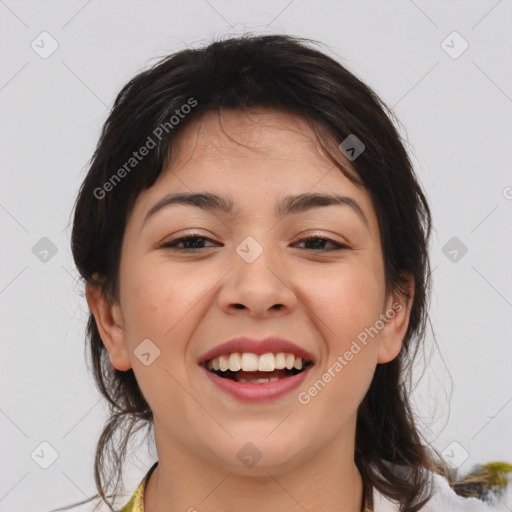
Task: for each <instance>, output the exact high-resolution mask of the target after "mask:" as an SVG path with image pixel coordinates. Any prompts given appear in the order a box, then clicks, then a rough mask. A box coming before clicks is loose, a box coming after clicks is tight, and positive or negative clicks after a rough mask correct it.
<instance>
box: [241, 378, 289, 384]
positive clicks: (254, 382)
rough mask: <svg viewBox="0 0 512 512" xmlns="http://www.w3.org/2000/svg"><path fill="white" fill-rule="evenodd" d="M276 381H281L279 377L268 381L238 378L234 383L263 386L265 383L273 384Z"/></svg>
mask: <svg viewBox="0 0 512 512" xmlns="http://www.w3.org/2000/svg"><path fill="white" fill-rule="evenodd" d="M276 380H281V379H279V377H270V378H269V379H256V380H251V379H244V378H243V377H240V378H239V379H238V380H237V381H236V382H243V383H245V384H263V383H265V382H275V381H276Z"/></svg>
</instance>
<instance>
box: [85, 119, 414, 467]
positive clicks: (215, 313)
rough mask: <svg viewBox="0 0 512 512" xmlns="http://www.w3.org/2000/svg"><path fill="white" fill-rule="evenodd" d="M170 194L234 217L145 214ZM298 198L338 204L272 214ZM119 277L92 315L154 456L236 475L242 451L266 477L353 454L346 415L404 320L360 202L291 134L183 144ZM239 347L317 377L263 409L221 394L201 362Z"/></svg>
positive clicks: (151, 193)
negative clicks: (115, 289) (288, 359)
mask: <svg viewBox="0 0 512 512" xmlns="http://www.w3.org/2000/svg"><path fill="white" fill-rule="evenodd" d="M342 158H343V157H342V156H341V155H340V161H341V159H342ZM344 165H345V167H346V168H348V169H350V167H349V162H347V161H345V162H344ZM176 193H186V194H192V193H209V194H215V195H217V196H221V197H222V198H225V199H226V200H227V201H230V202H231V203H232V209H231V211H224V210H221V209H208V208H200V207H198V206H194V205H190V204H177V203H173V204H167V205H166V206H162V204H160V207H159V208H153V207H155V205H157V204H158V203H159V202H160V201H161V200H162V199H163V198H165V197H166V196H168V195H169V194H176ZM303 194H319V195H328V196H342V197H344V198H348V199H344V200H343V201H342V202H340V203H337V204H330V205H328V206H325V205H324V206H320V205H318V202H316V203H315V202H312V203H310V204H309V205H307V204H306V205H305V206H304V205H303V206H304V207H303V208H291V209H290V208H289V209H288V211H287V212H286V213H283V211H281V212H280V213H278V207H279V206H283V205H288V206H290V204H292V203H291V202H290V201H289V199H288V200H286V198H289V197H290V196H300V195H303ZM286 201H287V202H286ZM151 210H153V211H152V212H151V213H150V214H149V215H148V212H150V211H151ZM190 236H193V237H195V238H192V239H190V240H188V241H183V240H180V239H183V238H184V237H190ZM119 277H120V298H119V302H118V303H116V304H114V305H111V306H108V307H106V306H105V303H104V302H102V299H101V297H99V296H98V295H95V294H94V292H93V291H92V290H89V292H88V300H89V305H90V306H91V310H92V311H93V313H95V317H96V319H97V323H98V327H99V329H100V334H101V336H102V339H103V341H104V343H105V345H106V347H107V349H108V351H109V354H110V359H111V362H112V364H113V365H114V366H115V367H116V368H118V369H120V370H127V369H129V368H133V370H134V372H135V375H136V378H137V381H138V383H139V386H140V388H141V391H142V393H143V394H144V396H145V398H146V400H147V401H148V403H149V405H150V407H151V409H152V411H153V415H154V421H155V434H156V438H157V445H159V446H158V448H159V449H162V450H163V449H164V447H169V449H170V450H171V447H177V446H180V447H181V449H182V450H183V451H184V452H187V454H188V456H189V457H191V458H197V459H198V460H201V461H202V462H203V463H208V462H210V463H212V464H216V465H220V466H222V467H224V468H227V469H229V470H231V471H237V472H239V473H242V472H244V471H247V468H246V466H245V465H244V462H243V460H242V458H241V457H239V456H237V454H239V451H240V450H241V449H242V448H243V447H244V446H245V448H244V449H245V450H249V451H250V450H255V449H254V448H248V447H247V444H246V443H248V442H250V443H252V444H253V445H254V446H255V447H256V450H257V452H259V453H260V454H261V455H262V458H261V460H260V461H259V462H258V466H256V468H260V471H264V470H265V468H267V469H268V468H270V467H272V468H273V469H274V472H275V473H277V472H279V471H280V470H283V471H284V470H286V469H287V468H291V467H295V466H300V465H301V464H303V463H305V461H312V460H314V459H315V457H316V456H317V455H318V454H320V453H325V452H327V451H329V450H333V451H334V452H336V450H339V451H340V452H343V453H350V452H351V453H352V454H353V450H354V436H355V422H356V413H357V407H358V405H359V404H360V403H361V401H362V400H363V398H364V395H365V393H366V391H367V390H368V387H369V385H370V383H371V380H372V377H373V374H374V371H375V368H376V364H377V363H385V362H388V361H390V360H392V359H393V358H395V357H396V355H397V354H398V352H399V351H400V348H401V340H402V339H403V336H404V334H405V330H406V327H407V317H408V311H409V308H408V306H407V304H406V303H404V302H403V301H402V298H401V297H400V296H399V295H393V294H391V295H386V283H385V279H384V267H383V258H382V251H381V245H380V238H379V229H378V223H377V218H376V214H375V211H374V209H373V206H372V203H371V200H370V197H369V195H368V193H367V191H366V190H365V189H364V188H359V187H357V186H356V185H355V184H353V183H352V182H351V181H350V180H349V179H347V178H346V177H345V176H344V175H343V173H342V172H341V171H340V169H339V168H338V167H336V166H334V165H333V164H332V162H331V161H330V160H329V159H328V158H327V157H326V156H325V154H324V153H323V152H322V150H321V148H320V146H319V144H318V142H317V140H316V138H315V136H314V134H313V132H312V130H311V129H310V128H309V127H308V125H307V124H306V123H305V122H304V121H303V120H302V119H300V118H298V117H295V116H292V115H289V114H283V113H276V112H268V111H260V112H256V111H254V112H252V113H247V112H246V113H241V112H238V111H228V112H223V113H222V116H221V117H219V114H218V113H210V114H207V115H206V116H204V117H203V118H202V120H201V121H198V122H195V123H194V124H191V125H190V126H188V127H187V128H186V129H185V130H184V131H183V132H181V133H180V136H179V139H178V140H177V143H176V145H175V148H174V153H173V158H172V161H171V163H170V165H169V168H168V169H166V171H165V172H164V173H162V175H161V176H160V177H159V179H158V181H157V182H156V183H155V184H154V185H153V186H152V187H151V188H150V189H148V190H146V191H143V192H142V193H141V194H140V195H139V196H138V198H137V201H136V203H135V206H134V208H133V210H132V212H131V214H130V216H129V218H128V221H127V225H126V230H125V235H124V240H123V246H122V255H121V262H120V275H119ZM102 304H103V306H105V309H103V310H102V309H101V308H102V307H103V306H102ZM101 311H108V312H110V314H111V320H110V321H109V320H108V318H109V317H108V313H104V314H102V313H101ZM365 334H366V336H365ZM241 336H247V337H250V338H254V339H255V340H263V339H264V338H267V337H269V336H276V337H280V338H284V339H286V340H289V341H291V342H292V343H294V344H295V345H296V346H298V347H300V348H301V349H303V350H305V351H307V352H308V353H309V354H310V355H311V356H312V361H313V365H312V366H311V367H309V368H308V370H307V371H305V372H303V373H304V375H303V376H302V377H301V379H302V380H301V381H300V383H299V385H297V386H296V387H294V388H293V389H290V390H288V391H287V392H284V393H282V394H281V395H279V396H276V397H274V398H271V399H265V400H256V401H255V400H252V401H251V400H246V399H244V398H241V397H239V396H236V395H233V394H231V393H229V392H226V391H225V390H223V389H222V388H221V387H219V386H218V385H217V384H215V383H213V382H212V380H211V378H210V377H209V376H208V374H207V370H206V369H205V368H203V367H202V366H201V365H200V364H199V363H198V362H199V361H200V360H201V358H202V356H203V355H204V354H206V353H207V352H208V351H210V350H211V349H213V348H214V347H216V346H218V345H220V344H222V343H224V342H226V341H228V340H231V339H233V338H237V337H241ZM143 340H146V341H143ZM148 340H150V341H148ZM141 343H143V344H142V345H141ZM141 352H143V353H146V355H145V356H142V357H141V354H140V353H141ZM301 375H302V373H301ZM315 383H316V384H315ZM248 385H251V386H264V385H266V384H246V386H248ZM315 385H316V387H315ZM315 390H316V392H315ZM327 447H329V449H328V450H327ZM255 453H256V452H255ZM252 471H253V474H254V469H253V470H252Z"/></svg>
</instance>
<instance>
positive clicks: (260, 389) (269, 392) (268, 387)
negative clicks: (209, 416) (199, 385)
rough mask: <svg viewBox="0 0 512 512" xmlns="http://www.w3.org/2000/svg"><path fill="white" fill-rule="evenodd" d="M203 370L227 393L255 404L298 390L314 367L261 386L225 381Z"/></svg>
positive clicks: (260, 384) (203, 368)
mask: <svg viewBox="0 0 512 512" xmlns="http://www.w3.org/2000/svg"><path fill="white" fill-rule="evenodd" d="M201 368H202V370H203V371H204V372H206V376H207V377H208V379H210V381H211V382H212V383H213V384H215V385H216V386H217V387H219V388H220V389H221V390H222V391H224V392H225V393H228V394H230V395H231V396H234V397H235V398H237V399H239V400H243V401H244V402H250V403H255V402H269V401H271V400H275V399H277V398H280V397H282V396H284V395H286V394H287V393H289V392H290V391H292V390H293V389H295V388H297V387H298V386H300V385H301V384H302V383H303V382H304V380H305V378H306V376H307V373H308V372H309V370H310V369H311V368H312V366H310V367H309V368H306V369H305V370H304V371H302V372H300V373H298V374H297V375H293V376H292V377H286V378H285V379H281V380H276V381H274V382H261V383H259V384H249V383H247V382H236V381H234V380H231V379H223V378H222V377H219V376H218V375H217V374H215V373H213V372H210V371H208V370H207V369H206V368H205V367H204V366H201Z"/></svg>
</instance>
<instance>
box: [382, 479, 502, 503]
mask: <svg viewBox="0 0 512 512" xmlns="http://www.w3.org/2000/svg"><path fill="white" fill-rule="evenodd" d="M430 476H431V477H432V485H433V492H432V498H430V500H429V501H428V502H427V503H426V504H425V505H424V506H423V508H421V512H496V511H497V509H496V508H494V507H491V506H490V505H488V504H486V503H484V502H483V501H481V500H479V499H477V498H464V497H462V496H459V495H458V494H457V493H456V492H455V491H454V490H453V489H452V488H451V487H450V485H449V484H448V481H447V480H446V478H444V477H443V476H442V475H438V474H437V473H432V472H431V473H430ZM373 503H374V509H373V510H374V512H397V511H398V505H397V504H396V503H395V502H392V501H390V500H389V499H387V498H386V497H385V496H383V495H382V494H381V493H380V492H379V491H377V489H374V490H373Z"/></svg>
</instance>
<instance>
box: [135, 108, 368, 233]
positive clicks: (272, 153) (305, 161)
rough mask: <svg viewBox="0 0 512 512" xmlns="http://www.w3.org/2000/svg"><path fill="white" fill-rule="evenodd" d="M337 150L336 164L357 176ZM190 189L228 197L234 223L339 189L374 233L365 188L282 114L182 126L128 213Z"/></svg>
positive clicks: (229, 113)
mask: <svg viewBox="0 0 512 512" xmlns="http://www.w3.org/2000/svg"><path fill="white" fill-rule="evenodd" d="M333 144H335V142H334V141H333ZM334 147H336V146H334ZM336 149H337V148H336ZM339 153H340V154H339V162H340V164H341V165H342V166H343V167H344V168H345V169H347V170H348V172H351V173H352V174H354V175H356V176H357V173H355V171H354V170H353V169H352V168H351V166H350V163H349V162H348V161H347V160H346V159H345V157H344V156H343V155H342V154H341V152H339ZM191 192H201V193H203V192H207V193H212V194H215V195H217V196H223V197H228V198H230V199H231V200H232V202H233V204H234V212H235V213H234V215H235V216H236V217H238V218H239V219H240V220H242V218H243V219H247V218H248V217H252V216H253V215H255V216H257V217H262V216H263V215H267V213H268V215H274V212H276V211H278V207H277V205H278V203H279V202H280V201H281V200H282V199H283V198H284V197H285V196H290V195H300V194H306V193H318V194H330V195H332V194H339V195H343V196H348V197H350V198H352V199H354V201H355V202H357V203H358V204H359V205H360V206H361V209H362V210H363V212H364V216H366V217H367V218H368V220H369V224H370V226H369V227H370V230H371V231H372V232H373V234H376V233H377V232H378V227H377V221H376V217H375V213H374V211H373V205H372V203H371V200H370V197H369V195H368V193H367V191H366V190H365V189H364V188H363V187H360V186H357V185H356V184H354V183H353V182H352V181H351V180H349V179H348V178H347V177H346V176H345V175H344V174H343V173H342V171H341V170H340V169H339V167H338V166H336V165H335V163H334V162H333V161H332V160H331V159H330V158H329V157H328V156H327V155H326V153H325V150H324V149H323V147H322V145H321V144H320V142H319V141H318V138H317V135H316V133H315V132H314V130H313V129H312V128H311V126H310V125H309V124H308V123H307V122H306V121H305V120H304V119H302V118H301V117H299V116H297V115H293V114H289V113H283V112H276V111H268V110H267V111H265V110H259V111H258V110H252V111H243V112H242V111H237V110H223V111H222V113H219V112H208V113H206V114H205V115H203V117H201V118H200V119H197V120H194V121H193V122H191V123H190V125H188V126H186V127H183V128H182V130H181V131H180V132H178V134H177V136H176V138H175V139H174V142H173V147H172V151H171V158H170V160H169V163H168V167H167V168H166V169H164V170H163V172H162V174H161V175H160V176H159V178H158V180H157V181H156V182H155V183H154V184H153V186H152V187H150V188H149V189H147V190H145V191H143V192H142V193H141V194H140V195H139V197H138V199H137V201H136V205H135V208H134V211H133V212H132V213H133V214H134V216H135V217H136V218H138V219H141V218H144V217H146V215H147V213H148V211H149V210H150V209H152V208H153V207H154V206H155V204H156V203H158V202H159V201H161V200H162V198H164V196H166V195H168V194H170V193H191ZM190 211H192V210H190ZM239 214H240V216H239ZM141 222H142V223H143V222H144V221H143V220H142V221H141ZM138 223H139V222H137V224H138ZM141 228H142V226H141Z"/></svg>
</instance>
